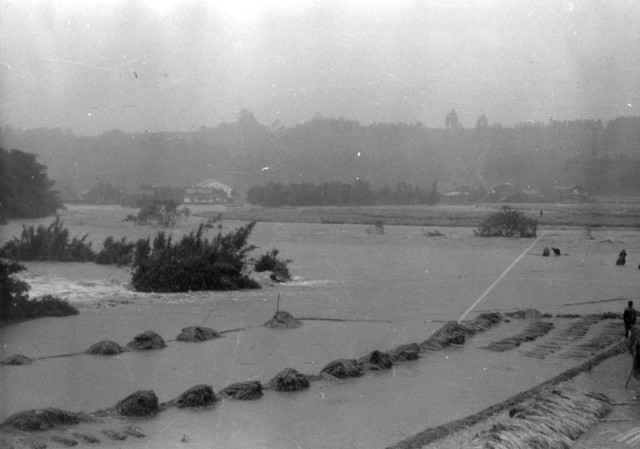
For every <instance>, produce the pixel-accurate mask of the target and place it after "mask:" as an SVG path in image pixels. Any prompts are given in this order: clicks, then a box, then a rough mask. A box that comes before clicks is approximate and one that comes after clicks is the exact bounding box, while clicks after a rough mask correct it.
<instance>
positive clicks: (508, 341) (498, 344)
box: [482, 321, 553, 352]
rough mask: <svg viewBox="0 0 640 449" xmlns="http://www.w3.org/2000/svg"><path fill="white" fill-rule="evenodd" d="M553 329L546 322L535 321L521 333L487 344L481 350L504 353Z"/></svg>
mask: <svg viewBox="0 0 640 449" xmlns="http://www.w3.org/2000/svg"><path fill="white" fill-rule="evenodd" d="M551 329H553V323H549V322H547V321H535V322H533V323H531V324H529V325H528V326H527V327H526V329H524V330H523V331H522V332H520V333H518V334H516V335H513V336H511V337H506V338H503V339H501V340H498V341H494V342H491V343H489V344H488V345H486V346H483V347H482V349H488V350H489V351H496V352H504V351H508V350H511V349H514V348H517V347H518V346H520V345H521V344H522V343H524V342H526V341H533V340H536V339H538V338H540V337H542V336H544V335H546V334H548V333H549V332H550V331H551Z"/></svg>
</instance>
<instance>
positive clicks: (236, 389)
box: [220, 380, 263, 400]
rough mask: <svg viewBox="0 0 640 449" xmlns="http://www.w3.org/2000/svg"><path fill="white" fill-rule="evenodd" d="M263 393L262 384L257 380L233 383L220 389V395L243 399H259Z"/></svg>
mask: <svg viewBox="0 0 640 449" xmlns="http://www.w3.org/2000/svg"><path fill="white" fill-rule="evenodd" d="M262 395H263V393H262V384H261V383H260V382H258V381H257V380H250V381H248V382H238V383H235V384H231V385H229V386H228V387H226V388H223V389H222V390H221V391H220V396H226V397H229V398H233V399H241V400H249V399H259V398H261V397H262Z"/></svg>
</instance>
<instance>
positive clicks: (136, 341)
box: [127, 331, 167, 351]
mask: <svg viewBox="0 0 640 449" xmlns="http://www.w3.org/2000/svg"><path fill="white" fill-rule="evenodd" d="M166 347H167V344H166V343H165V342H164V340H163V339H162V337H161V336H160V335H158V334H156V333H155V332H153V331H145V332H142V333H141V334H138V335H136V336H135V337H134V338H133V340H131V341H130V342H129V343H127V348H129V349H131V350H132V351H150V350H153V349H163V348H166Z"/></svg>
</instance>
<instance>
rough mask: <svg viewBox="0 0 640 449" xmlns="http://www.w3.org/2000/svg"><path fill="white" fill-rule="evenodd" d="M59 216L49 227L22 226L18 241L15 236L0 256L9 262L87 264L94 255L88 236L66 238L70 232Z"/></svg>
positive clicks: (4, 247)
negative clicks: (32, 261) (50, 261)
mask: <svg viewBox="0 0 640 449" xmlns="http://www.w3.org/2000/svg"><path fill="white" fill-rule="evenodd" d="M63 226H64V222H63V221H62V220H61V219H60V217H59V216H58V217H56V219H55V220H54V221H53V222H52V223H51V224H50V225H49V226H46V227H45V226H44V225H40V226H38V227H37V228H34V227H33V226H29V227H26V226H24V225H23V226H22V233H21V234H20V238H16V237H14V238H13V239H12V240H10V241H8V242H7V243H6V244H5V245H4V246H3V247H2V249H0V257H3V258H5V259H11V260H21V261H29V260H55V261H60V262H90V261H92V260H93V259H94V257H95V253H94V252H93V250H92V249H91V243H87V242H86V239H87V235H85V236H83V237H82V238H78V237H73V239H69V229H67V228H64V227H63Z"/></svg>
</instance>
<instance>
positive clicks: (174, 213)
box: [125, 200, 191, 228]
mask: <svg viewBox="0 0 640 449" xmlns="http://www.w3.org/2000/svg"><path fill="white" fill-rule="evenodd" d="M179 205H180V204H179V203H178V202H177V201H174V200H153V201H152V202H151V203H149V204H148V205H146V206H145V207H143V208H142V209H140V210H139V211H138V215H127V217H126V218H125V221H133V222H134V223H135V224H137V225H146V224H156V225H158V226H162V227H163V228H169V227H172V226H175V225H176V223H178V221H179V220H181V219H183V218H187V217H189V216H190V215H191V211H190V210H189V208H188V207H186V206H185V207H183V208H181V209H178V206H179Z"/></svg>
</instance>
